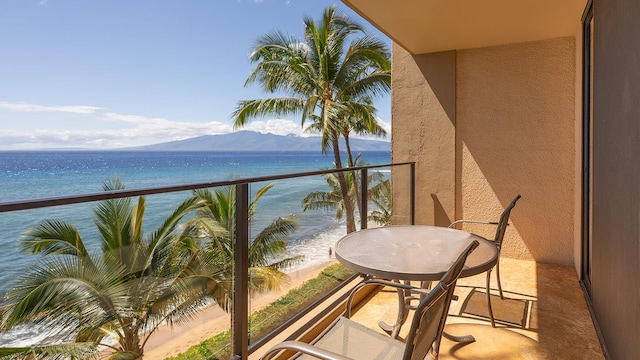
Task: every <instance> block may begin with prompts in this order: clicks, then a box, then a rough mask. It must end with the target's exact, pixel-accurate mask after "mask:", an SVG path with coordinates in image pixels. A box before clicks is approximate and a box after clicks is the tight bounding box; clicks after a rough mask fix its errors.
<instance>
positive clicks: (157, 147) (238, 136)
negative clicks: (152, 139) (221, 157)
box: [128, 130, 391, 151]
mask: <svg viewBox="0 0 640 360" xmlns="http://www.w3.org/2000/svg"><path fill="white" fill-rule="evenodd" d="M320 141H321V140H320V137H319V136H310V137H300V136H297V135H293V134H290V135H274V134H262V133H259V132H255V131H247V130H243V131H237V132H233V133H229V134H223V135H203V136H198V137H194V138H189V139H184V140H177V141H170V142H165V143H159V144H153V145H146V146H138V147H135V148H128V150H143V151H319V150H320V149H321V145H320ZM341 141H342V142H341V146H342V147H341V148H342V149H344V140H342V139H341ZM349 142H350V145H351V149H352V150H353V151H390V149H391V143H390V142H388V141H382V140H364V139H350V141H349Z"/></svg>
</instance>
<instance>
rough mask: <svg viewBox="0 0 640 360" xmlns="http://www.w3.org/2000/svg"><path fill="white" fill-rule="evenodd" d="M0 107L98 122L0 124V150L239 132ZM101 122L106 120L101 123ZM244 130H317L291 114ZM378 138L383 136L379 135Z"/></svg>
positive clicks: (116, 144) (83, 111) (218, 125)
mask: <svg viewBox="0 0 640 360" xmlns="http://www.w3.org/2000/svg"><path fill="white" fill-rule="evenodd" d="M0 110H7V111H11V112H44V111H49V112H67V113H75V114H80V116H86V117H87V121H89V119H90V121H91V122H92V123H94V124H96V130H77V129H69V128H67V129H53V128H42V127H46V125H40V126H33V127H31V128H30V129H25V130H16V129H1V128H0V150H12V149H44V148H87V149H114V148H121V147H129V146H141V145H150V144H157V143H162V142H168V141H175V140H184V139H188V138H193V137H197V136H201V135H220V134H227V133H231V132H234V131H235V130H234V128H233V125H232V124H230V123H227V122H219V121H208V122H193V121H183V120H171V119H166V118H161V117H147V116H143V115H133V114H119V113H116V112H112V111H105V108H102V107H96V106H77V105H71V106H45V105H36V104H26V103H9V102H0ZM12 117H14V118H15V119H14V120H13V122H14V123H19V122H21V121H22V120H21V119H20V118H19V116H18V115H16V116H12ZM378 120H379V122H380V124H381V126H382V127H383V128H384V129H385V130H387V132H390V130H391V125H390V124H389V123H385V122H384V121H382V120H381V119H378ZM100 122H101V123H102V124H100V125H99V126H98V123H100ZM3 123H4V122H3ZM8 123H9V122H7V123H4V124H8ZM0 126H1V125H0ZM98 128H100V129H98ZM241 130H250V131H255V132H259V133H263V134H266V133H271V134H275V135H296V136H301V137H306V136H312V135H317V134H309V133H306V132H305V131H304V129H302V127H301V126H300V122H299V121H298V120H296V121H293V120H288V119H271V120H265V121H252V122H249V123H248V124H246V125H245V126H244V127H243V128H242V129H241ZM352 137H354V138H356V137H360V138H373V137H367V136H365V137H361V136H357V135H356V134H354V135H353V136H352ZM376 139H378V140H381V139H380V138H376Z"/></svg>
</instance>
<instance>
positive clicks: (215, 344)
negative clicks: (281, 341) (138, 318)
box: [167, 264, 353, 360]
mask: <svg viewBox="0 0 640 360" xmlns="http://www.w3.org/2000/svg"><path fill="white" fill-rule="evenodd" d="M352 273H353V272H352V271H351V270H349V269H348V268H346V267H344V266H343V265H341V264H334V265H330V266H328V267H326V268H325V269H324V270H323V271H322V272H321V273H320V274H319V275H318V276H317V277H316V278H314V279H311V280H308V281H306V282H304V283H303V284H302V285H300V286H299V287H297V288H295V289H291V290H290V291H289V292H288V293H287V294H285V295H283V296H282V297H281V298H280V299H278V300H276V301H274V302H273V303H271V304H269V305H268V306H266V307H265V308H263V309H261V310H259V311H256V312H255V313H253V314H252V315H251V316H249V334H250V338H260V337H261V336H264V334H266V333H267V332H269V331H271V330H272V329H273V328H275V327H276V326H278V325H279V324H280V323H282V320H283V319H287V318H290V317H292V316H293V315H294V314H296V313H297V312H299V311H300V310H302V309H303V308H304V307H305V306H307V305H309V304H311V303H312V302H313V301H314V300H315V299H317V298H318V296H319V295H321V294H324V293H326V292H327V291H329V290H330V289H331V288H333V287H334V286H336V285H337V284H338V283H339V282H340V281H342V280H344V279H345V278H346V277H347V276H349V275H350V274H352ZM230 352H231V335H230V333H229V332H228V331H227V332H224V333H221V334H218V335H216V336H214V337H212V338H210V339H207V340H205V341H203V342H201V343H200V344H198V345H195V346H192V347H191V348H189V350H187V351H185V352H184V353H182V354H179V355H176V356H173V357H170V358H167V360H223V359H228V358H229V354H230Z"/></svg>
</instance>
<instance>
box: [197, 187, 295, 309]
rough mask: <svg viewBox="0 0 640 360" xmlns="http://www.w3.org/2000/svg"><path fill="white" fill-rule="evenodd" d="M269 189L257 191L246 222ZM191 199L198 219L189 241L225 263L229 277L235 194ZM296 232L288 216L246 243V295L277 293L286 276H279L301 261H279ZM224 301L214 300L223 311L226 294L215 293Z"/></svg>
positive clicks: (230, 190) (226, 191)
mask: <svg viewBox="0 0 640 360" xmlns="http://www.w3.org/2000/svg"><path fill="white" fill-rule="evenodd" d="M272 187H273V185H271V184H270V185H265V186H263V187H262V188H260V189H259V190H258V191H257V192H256V194H255V196H254V197H253V199H252V200H251V202H250V204H249V209H248V211H249V222H250V223H251V222H253V221H254V219H255V215H256V212H257V201H258V200H259V199H260V198H261V197H262V196H263V195H264V194H265V193H267V191H269V190H270V189H271V188H272ZM192 199H193V200H194V201H196V203H197V204H198V216H197V217H195V218H193V219H191V220H190V221H189V225H188V228H189V232H190V234H191V235H190V236H189V238H191V239H200V241H201V242H202V244H203V245H201V246H197V247H196V248H200V249H205V251H208V252H210V253H214V254H217V256H216V258H219V259H225V261H224V262H225V264H226V265H225V266H223V269H224V271H223V274H221V276H223V277H224V278H229V279H230V278H231V277H232V275H233V265H234V252H233V249H234V247H233V244H234V241H235V240H234V239H235V228H236V221H235V219H236V216H235V214H236V192H235V187H223V188H220V189H218V190H216V191H214V192H211V191H210V190H208V189H201V190H194V192H193V197H192ZM295 228H296V220H295V218H294V217H292V216H288V217H278V218H277V219H275V220H273V221H272V222H271V223H270V224H269V225H267V226H266V227H265V228H263V229H262V230H261V231H260V232H259V233H258V234H257V235H256V236H255V237H253V238H252V239H251V240H250V243H249V255H248V256H249V264H248V265H249V292H250V293H252V294H253V293H256V292H263V291H269V290H274V289H279V288H280V287H281V285H282V283H283V282H284V281H287V279H288V277H287V275H286V274H285V273H284V272H282V270H283V269H285V268H287V267H288V266H290V265H292V264H294V263H296V262H298V261H300V260H302V257H301V256H296V257H286V258H284V259H281V260H275V259H277V258H278V257H280V256H281V255H282V253H283V251H284V250H285V249H286V246H287V242H286V240H287V237H288V235H290V234H291V233H292V232H293V231H294V230H295ZM219 294H220V295H224V296H226V297H225V298H219V299H217V301H218V304H220V305H221V306H222V307H223V308H224V309H226V310H228V308H229V306H230V300H231V299H230V297H229V296H227V295H228V294H230V292H229V291H226V292H219Z"/></svg>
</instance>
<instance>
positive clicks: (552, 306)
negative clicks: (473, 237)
mask: <svg viewBox="0 0 640 360" xmlns="http://www.w3.org/2000/svg"><path fill="white" fill-rule="evenodd" d="M500 266H501V268H500V270H501V278H502V289H503V291H504V296H505V299H504V300H501V299H500V297H499V296H498V291H497V283H496V280H495V273H494V274H492V285H491V287H492V289H494V290H495V292H492V294H493V295H492V304H493V309H494V316H495V317H496V319H497V324H496V328H493V327H491V324H490V322H489V319H488V312H487V305H486V294H485V288H484V284H485V279H486V276H485V275H484V274H482V275H478V276H474V277H470V278H464V279H460V280H459V281H458V286H457V288H456V294H457V295H458V297H459V298H458V300H457V301H454V302H452V304H451V309H450V312H449V314H450V316H449V318H448V320H447V326H446V331H447V332H448V333H450V334H452V335H465V334H472V335H473V336H474V337H475V338H476V342H474V343H471V344H466V345H462V344H457V343H454V342H451V341H449V340H446V339H444V338H443V340H442V345H441V348H440V359H604V356H603V354H602V350H601V347H600V344H599V342H598V338H597V336H596V332H595V330H594V326H593V323H592V321H591V317H590V315H589V311H588V309H587V305H586V302H585V299H584V296H583V293H582V290H581V288H580V285H579V283H578V278H577V276H576V274H575V270H574V269H573V268H571V267H563V266H558V265H548V264H539V263H535V262H533V261H521V260H513V259H506V258H503V259H501V263H500ZM396 308H397V295H396V293H395V291H394V290H389V291H387V289H385V290H382V291H380V292H378V293H377V294H376V295H374V296H373V297H372V298H371V299H369V302H368V303H367V304H366V305H364V306H363V307H362V308H361V310H359V311H358V313H356V314H355V315H354V316H353V319H354V320H356V321H359V322H362V323H364V324H366V325H367V326H369V327H371V328H374V329H376V328H377V325H376V324H377V322H378V321H379V320H386V321H388V322H393V321H394V320H395V316H396V315H395V314H396V313H395V311H396ZM408 327H409V326H408V324H407V325H405V326H404V328H403V331H404V332H406V331H407V330H408ZM402 335H403V333H401V336H402Z"/></svg>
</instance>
